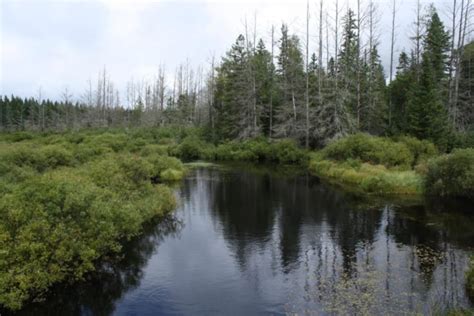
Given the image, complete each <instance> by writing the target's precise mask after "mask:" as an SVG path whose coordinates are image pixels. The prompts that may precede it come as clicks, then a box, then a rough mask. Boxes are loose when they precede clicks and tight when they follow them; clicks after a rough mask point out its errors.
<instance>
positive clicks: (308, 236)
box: [25, 167, 474, 315]
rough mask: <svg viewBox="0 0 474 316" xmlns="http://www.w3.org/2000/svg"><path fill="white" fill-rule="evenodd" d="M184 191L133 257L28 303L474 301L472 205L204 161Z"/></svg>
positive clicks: (136, 306)
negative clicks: (448, 205)
mask: <svg viewBox="0 0 474 316" xmlns="http://www.w3.org/2000/svg"><path fill="white" fill-rule="evenodd" d="M178 194H179V196H180V200H181V205H180V207H179V209H178V210H177V212H176V215H175V216H176V217H177V218H178V219H179V221H178V224H176V223H177V222H176V221H167V222H165V223H162V224H160V225H157V226H155V227H153V229H151V230H150V231H147V232H146V234H145V235H144V236H143V237H142V238H140V239H137V240H135V241H133V242H132V243H131V244H129V245H128V246H127V249H125V255H124V259H123V260H122V261H118V262H116V263H114V264H110V265H108V266H105V267H103V268H102V269H101V270H100V271H99V272H98V273H95V274H94V275H93V276H92V278H91V280H90V281H88V282H85V284H80V285H77V286H71V287H69V288H67V289H64V290H60V289H58V290H56V291H55V292H54V295H53V296H52V297H51V298H49V299H48V300H47V301H46V302H44V303H42V304H33V305H32V306H31V307H28V308H29V309H27V310H25V313H31V312H32V308H35V309H36V310H35V314H41V313H42V314H53V313H54V312H57V311H62V313H61V314H72V315H74V314H84V315H109V314H117V315H157V314H166V315H169V314H180V315H181V314H187V315H198V314H206V315H207V314H225V315H228V314H238V315H243V314H245V315H250V314H284V313H300V314H301V313H308V314H318V315H319V314H326V313H328V314H329V313H335V314H354V313H355V314H363V313H365V314H372V315H375V314H396V315H400V314H405V313H409V312H414V311H415V312H421V313H430V312H437V311H443V310H445V309H446V308H455V307H464V308H466V307H469V306H470V302H469V301H468V299H467V297H466V295H465V290H464V271H465V269H466V265H467V260H468V255H469V251H470V250H472V247H473V246H474V244H473V240H474V230H473V229H472V227H473V226H472V225H473V224H474V218H472V217H469V216H468V215H463V214H462V212H456V213H454V214H455V215H453V213H450V214H447V213H445V212H443V211H441V210H438V209H436V208H434V207H432V206H423V205H418V206H403V207H402V206H396V205H398V204H400V203H396V204H393V202H391V203H388V202H387V203H385V205H383V206H380V207H369V206H368V205H371V203H367V201H360V200H359V201H358V200H356V199H355V198H354V197H352V196H350V195H347V194H345V193H343V192H341V191H338V190H335V189H334V188H332V187H329V186H327V185H324V184H322V183H320V182H319V181H318V180H317V179H316V178H313V177H309V176H307V175H302V176H301V175H300V176H285V177H281V176H278V175H275V174H272V173H270V172H247V171H245V170H244V169H239V168H235V167H234V168H231V169H229V170H227V171H223V170H222V169H198V170H195V171H193V173H192V174H191V175H190V176H188V177H187V178H186V179H185V180H184V181H183V184H182V186H181V188H180V189H179V192H178ZM426 205H429V203H427V204H426ZM436 205H438V204H437V203H436ZM456 207H457V208H458V211H462V209H459V208H462V206H456ZM464 208H465V206H464ZM467 211H470V212H471V213H472V210H467Z"/></svg>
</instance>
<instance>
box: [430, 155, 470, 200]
mask: <svg viewBox="0 0 474 316" xmlns="http://www.w3.org/2000/svg"><path fill="white" fill-rule="evenodd" d="M426 189H427V192H428V193H429V194H433V195H440V196H452V197H467V198H471V199H472V198H474V149H472V148H470V149H457V150H454V151H453V152H452V153H450V154H448V155H443V156H440V157H438V158H436V159H433V160H432V161H430V163H429V165H428V173H427V175H426Z"/></svg>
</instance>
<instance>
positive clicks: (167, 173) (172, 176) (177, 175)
mask: <svg viewBox="0 0 474 316" xmlns="http://www.w3.org/2000/svg"><path fill="white" fill-rule="evenodd" d="M183 176H184V173H183V171H181V170H176V169H171V168H168V169H165V170H163V171H161V172H160V179H161V180H163V181H178V180H181V179H182V178H183Z"/></svg>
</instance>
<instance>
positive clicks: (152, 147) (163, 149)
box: [140, 144, 168, 157]
mask: <svg viewBox="0 0 474 316" xmlns="http://www.w3.org/2000/svg"><path fill="white" fill-rule="evenodd" d="M140 155H141V156H144V157H148V156H152V155H159V156H167V155H168V146H164V145H156V144H148V145H145V146H143V147H142V148H141V149H140Z"/></svg>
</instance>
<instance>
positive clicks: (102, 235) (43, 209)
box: [0, 154, 175, 309]
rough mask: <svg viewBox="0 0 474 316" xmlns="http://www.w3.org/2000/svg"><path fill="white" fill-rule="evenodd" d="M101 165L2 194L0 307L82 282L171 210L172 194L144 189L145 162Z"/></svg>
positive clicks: (124, 159) (117, 160) (111, 159)
mask: <svg viewBox="0 0 474 316" xmlns="http://www.w3.org/2000/svg"><path fill="white" fill-rule="evenodd" d="M104 158H105V159H104V160H101V161H96V162H91V163H89V164H88V165H85V166H84V167H83V168H81V169H71V168H63V169H58V170H56V171H51V172H47V173H45V174H43V175H40V176H36V177H31V178H29V179H27V180H25V181H23V182H21V183H20V184H17V185H16V186H15V187H14V188H12V189H8V188H7V189H5V190H3V189H2V190H3V191H4V192H5V194H4V195H3V196H2V199H1V200H0V251H1V252H2V256H0V304H2V305H4V306H6V307H8V308H11V309H18V308H20V307H21V305H22V303H23V302H24V301H25V300H27V299H29V298H30V297H38V296H41V295H42V293H44V292H45V291H46V290H47V288H48V287H49V286H51V285H52V284H54V283H56V282H60V281H63V280H66V279H69V280H76V279H80V278H82V277H83V275H84V273H86V272H88V271H91V270H93V269H94V262H95V260H96V259H97V258H99V257H100V256H102V255H104V254H107V253H110V252H116V251H119V250H120V244H119V240H121V239H122V238H130V237H131V236H133V235H136V234H137V233H138V232H139V230H140V228H141V226H142V224H143V222H145V221H147V220H149V219H151V218H152V217H154V216H157V215H161V214H164V213H165V212H166V211H168V210H170V209H172V208H173V207H174V205H175V204H174V198H173V194H172V193H171V191H170V190H169V189H168V188H166V187H163V186H152V185H151V183H150V182H149V176H150V170H151V168H150V166H151V165H149V164H148V163H147V162H146V161H145V160H143V159H140V158H136V157H134V156H132V155H130V154H128V155H125V156H124V155H119V156H108V157H104Z"/></svg>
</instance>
